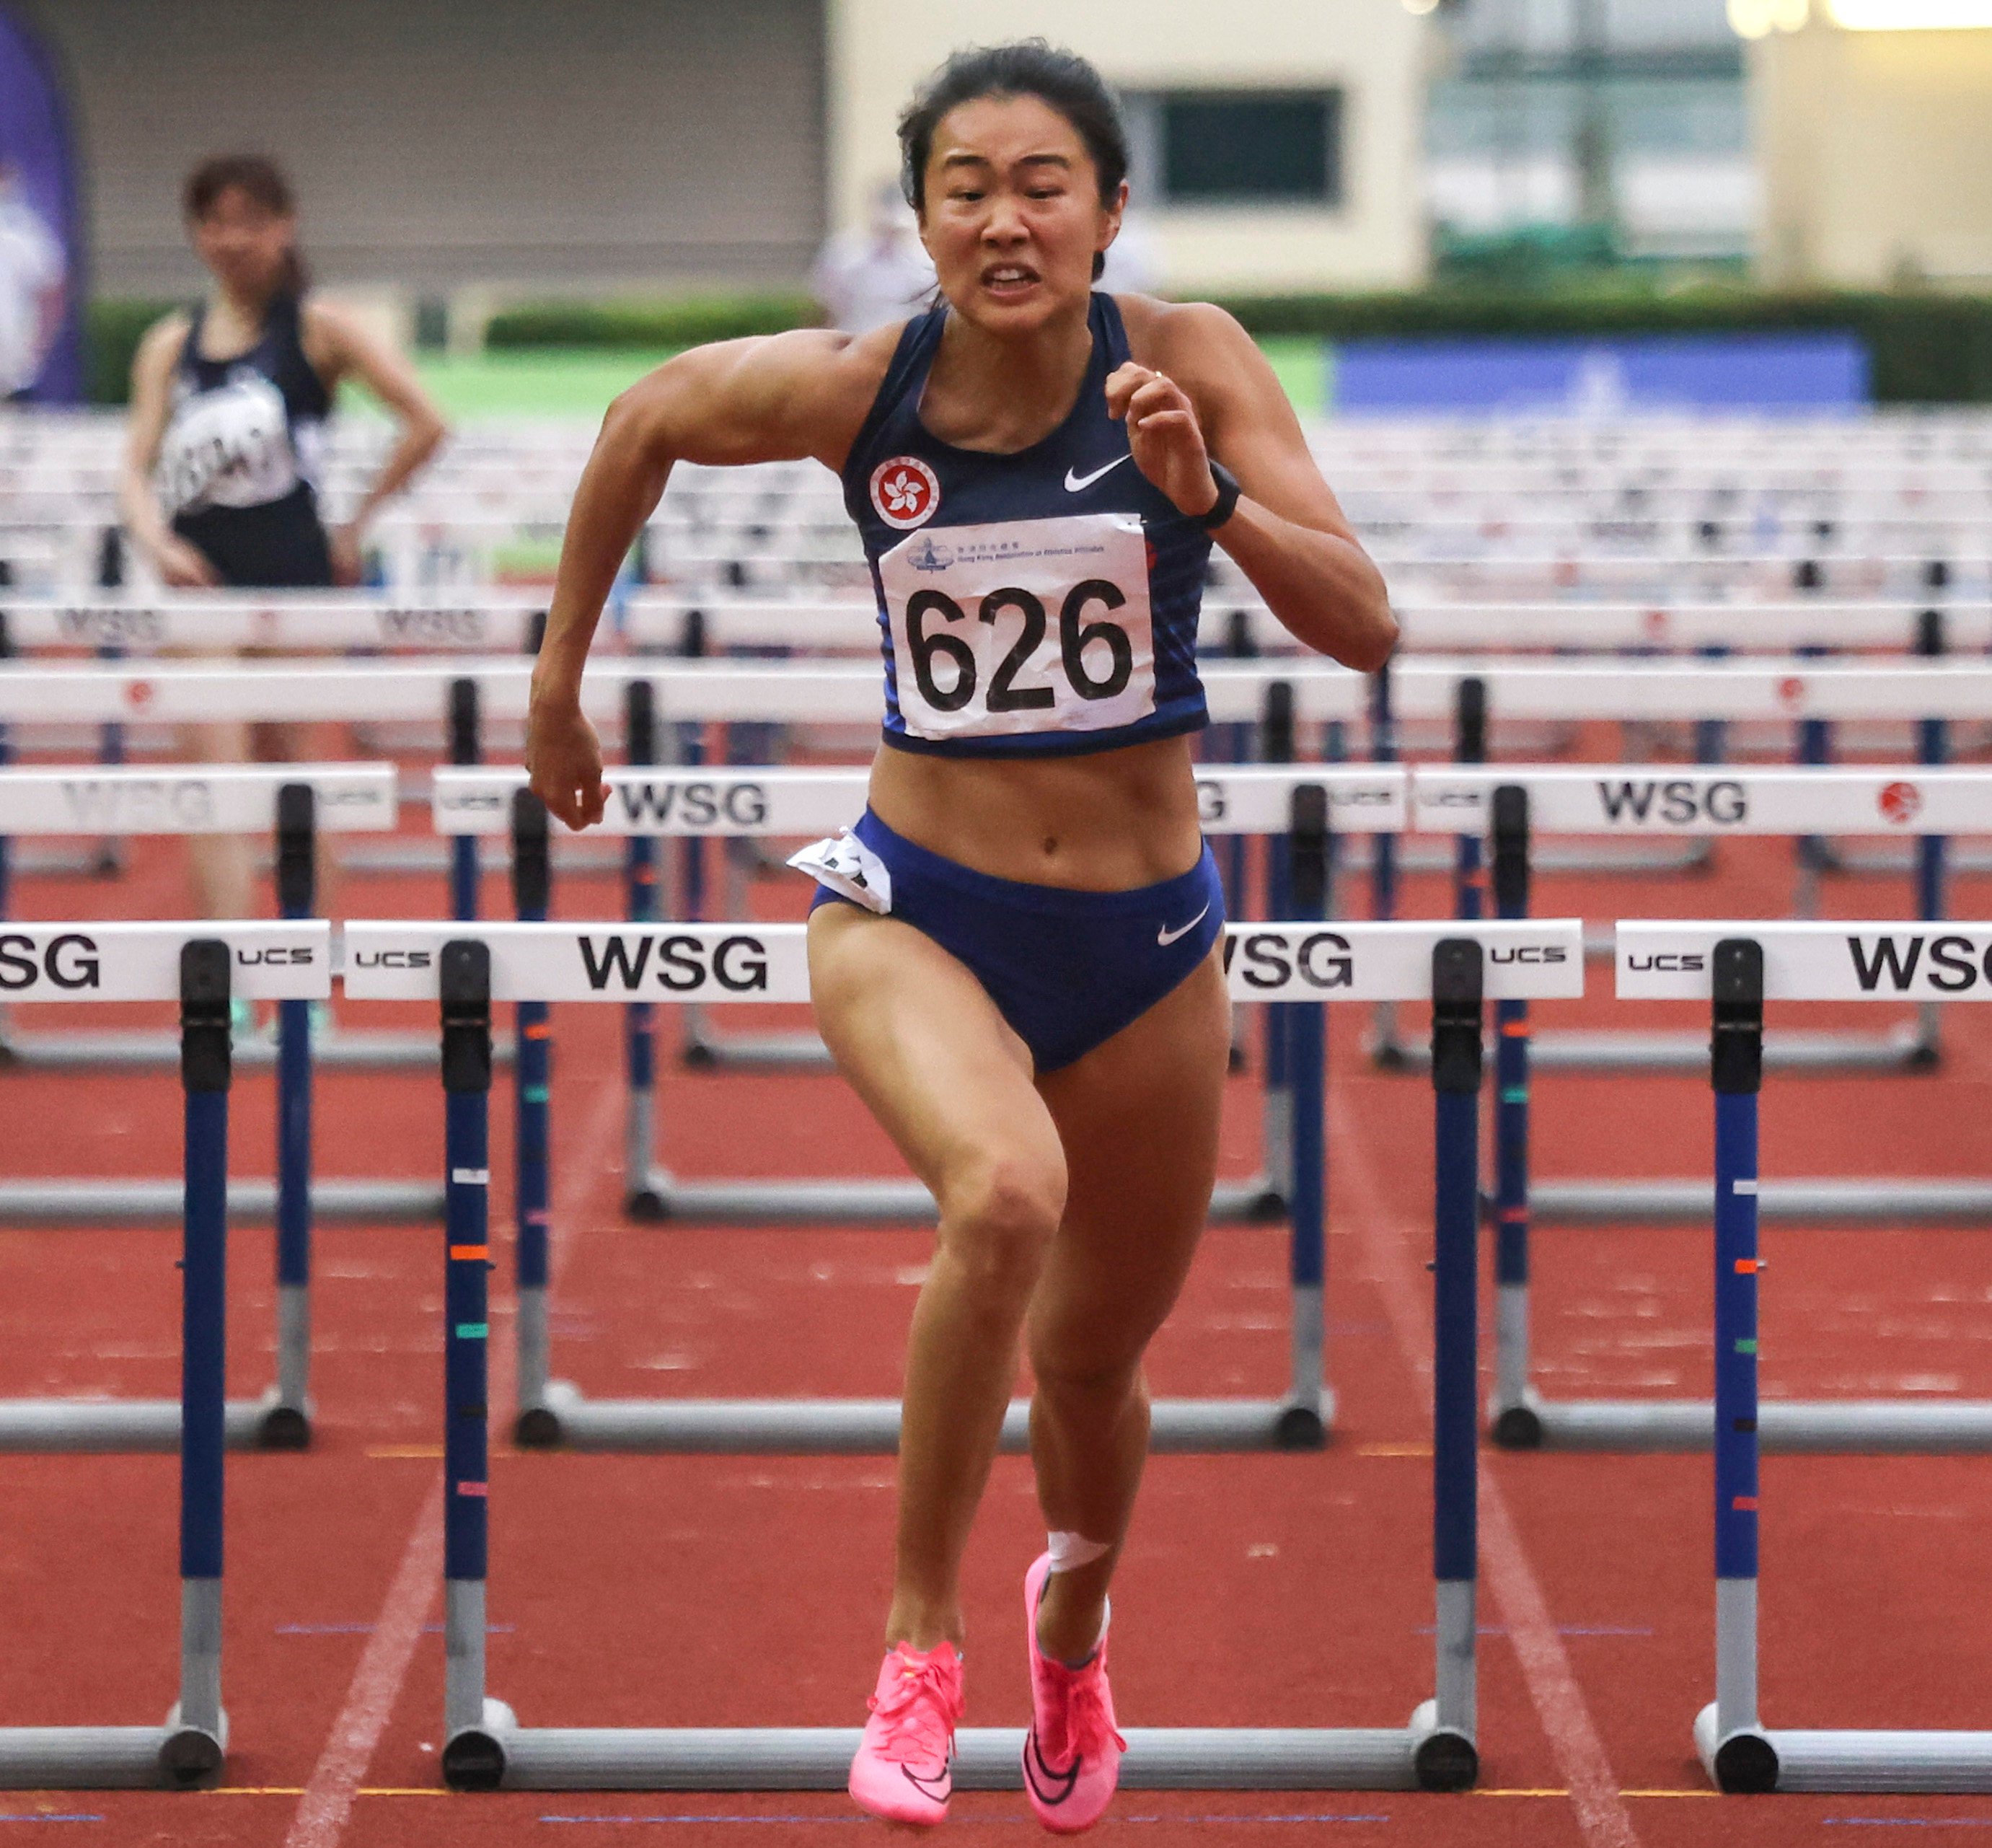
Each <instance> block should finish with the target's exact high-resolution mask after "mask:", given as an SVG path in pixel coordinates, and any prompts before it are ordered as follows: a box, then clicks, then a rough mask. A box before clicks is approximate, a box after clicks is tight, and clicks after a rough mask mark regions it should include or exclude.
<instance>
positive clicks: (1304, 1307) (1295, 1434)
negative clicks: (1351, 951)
mask: <svg viewBox="0 0 1992 1848" xmlns="http://www.w3.org/2000/svg"><path fill="white" fill-rule="evenodd" d="M1281 688H1282V689H1283V690H1284V692H1286V694H1287V695H1288V718H1289V720H1291V711H1292V709H1291V701H1292V696H1293V695H1292V689H1291V688H1289V687H1287V686H1286V685H1285V683H1284V682H1281ZM1291 813H1292V828H1291V834H1290V835H1289V837H1288V842H1287V845H1288V856H1287V858H1288V876H1289V883H1290V885H1291V915H1292V916H1293V917H1295V918H1297V919H1301V918H1304V919H1308V920H1312V919H1314V918H1317V917H1320V918H1325V917H1327V916H1328V915H1329V897H1330V893H1329V825H1328V791H1327V790H1326V789H1325V788H1324V787H1322V785H1321V784H1318V783H1303V784H1300V785H1299V786H1298V787H1296V788H1295V789H1294V792H1293V797H1292V811H1291ZM1270 1012H1271V1013H1273V1014H1275V1015H1278V1014H1284V1015H1285V1016H1287V1022H1286V1031H1285V1033H1284V1035H1283V1036H1282V1037H1283V1044H1284V1052H1285V1059H1286V1067H1287V1102H1288V1122H1287V1129H1288V1149H1289V1160H1288V1165H1287V1167H1286V1168H1285V1169H1284V1186H1285V1188H1286V1194H1287V1212H1288V1277H1289V1280H1290V1282H1291V1286H1292V1302H1291V1315H1292V1317H1293V1324H1292V1330H1291V1360H1292V1384H1291V1388H1290V1389H1289V1392H1288V1402H1287V1406H1286V1408H1285V1409H1284V1411H1282V1412H1281V1414H1280V1416H1279V1419H1278V1421H1277V1424H1276V1426H1274V1436H1275V1441H1276V1442H1277V1443H1278V1445H1279V1447H1280V1448H1281V1450H1319V1449H1320V1448H1321V1447H1322V1446H1323V1445H1324V1444H1325V1443H1327V1441H1328V1421H1329V1417H1330V1416H1331V1414H1332V1405H1333V1399H1332V1394H1330V1392H1329V1390H1328V1387H1327V1384H1326V1381H1327V1366H1328V1320H1327V1309H1326V1286H1327V1281H1328V1136H1327V1106H1328V1096H1327V1091H1328V1008H1327V1006H1326V1004H1325V1003H1322V1002H1319V1001H1303V1002H1298V1003H1283V1004H1278V1005H1276V1006H1274V1007H1273V1008H1272V1009H1271V1010H1270ZM1268 1063H1269V1064H1270V1061H1268ZM1269 1082H1270V1079H1269ZM1281 1172H1282V1171H1281V1170H1271V1169H1269V1170H1268V1175H1269V1178H1272V1179H1274V1180H1275V1184H1279V1181H1278V1179H1277V1177H1279V1176H1280V1175H1281Z"/></svg>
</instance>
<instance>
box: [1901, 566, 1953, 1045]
mask: <svg viewBox="0 0 1992 1848" xmlns="http://www.w3.org/2000/svg"><path fill="white" fill-rule="evenodd" d="M1924 582H1925V585H1926V586H1927V587H1928V588H1929V589H1930V590H1931V591H1932V592H1937V591H1941V590H1942V589H1944V588H1945V587H1946V586H1947V585H1948V584H1949V582H1950V568H1949V565H1946V563H1945V562H1943V560H1942V559H1941V558H1936V559H1932V561H1931V562H1930V563H1929V565H1928V567H1927V568H1926V569H1925V572H1924ZM1915 652H1916V654H1918V655H1919V656H1920V657H1922V658H1923V659H1925V660H1928V661H1939V660H1941V659H1942V658H1943V656H1944V654H1945V653H1946V645H1945V636H1944V627H1943V610H1941V609H1939V608H1936V607H1935V606H1932V607H1931V608H1929V609H1927V610H1922V611H1921V612H1920V613H1919V614H1918V616H1917V617H1916V637H1915ZM1916 746H1917V749H1916V757H1917V759H1918V760H1919V762H1921V763H1927V764H1929V765H1930V766H1931V767H1932V768H1935V767H1940V766H1942V765H1943V764H1946V763H1949V761H1950V726H1949V723H1948V722H1947V721H1946V720H1944V719H1918V720H1917V721H1916ZM1949 846H1950V844H1949V842H1948V841H1947V840H1946V839H1945V838H1944V836H1943V835H1940V834H1919V835H1917V836H1916V840H1915V856H1916V915H1917V916H1918V917H1921V918H1925V919H1927V920H1928V921H1930V922H1932V923H1934V922H1936V920H1937V919H1939V918H1940V917H1943V914H1944V910H1945V905H1946V898H1947V894H1946V890H1945V887H1946V883H1947V880H1946V873H1947V871H1948V860H1949ZM1942 1057H1943V1007H1942V1006H1940V1005H1939V1003H1936V1002H1934V1001H1925V1002H1924V1003H1922V1007H1921V1009H1919V1019H1918V1021H1917V1030H1916V1044H1915V1050H1913V1051H1912V1054H1910V1058H1909V1063H1910V1064H1912V1065H1913V1066H1916V1067H1920V1068H1922V1069H1924V1070H1928V1069H1929V1067H1932V1066H1934V1065H1935V1064H1936V1063H1937V1062H1938V1061H1939V1059H1941V1058H1942Z"/></svg>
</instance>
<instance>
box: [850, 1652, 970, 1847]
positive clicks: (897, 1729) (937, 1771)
mask: <svg viewBox="0 0 1992 1848" xmlns="http://www.w3.org/2000/svg"><path fill="white" fill-rule="evenodd" d="M869 1704H870V1706H871V1718H870V1719H869V1720H867V1721H866V1722H865V1737H864V1739H863V1740H862V1741H861V1743H860V1744H859V1745H858V1755H857V1756H856V1757H854V1758H853V1759H852V1760H851V1781H850V1786H849V1788H850V1791H851V1800H852V1801H853V1802H855V1803H856V1804H857V1805H858V1808H859V1809H864V1810H868V1811H869V1812H871V1814H872V1815H873V1816H882V1817H884V1818H885V1820H886V1821H887V1822H910V1823H913V1824H915V1825H916V1826H931V1825H933V1823H936V1822H941V1821H943V1820H944V1819H945V1818H946V1817H947V1800H948V1798H950V1796H951V1795H953V1792H954V1771H953V1761H954V1729H955V1727H957V1725H958V1724H960V1720H961V1716H962V1713H963V1711H964V1707H965V1706H966V1704H967V1703H966V1700H965V1698H964V1692H963V1686H962V1672H961V1657H960V1655H959V1654H958V1653H957V1652H956V1649H955V1647H954V1645H953V1644H952V1643H945V1642H944V1643H936V1645H934V1647H933V1648H931V1649H928V1650H925V1651H922V1650H919V1649H915V1648H911V1647H909V1645H906V1644H905V1643H900V1644H899V1645H896V1646H895V1648H892V1650H891V1651H890V1652H888V1654H887V1655H886V1657H885V1662H884V1664H883V1665H882V1666H881V1668H880V1669H879V1670H878V1690H877V1692H876V1693H874V1694H873V1695H872V1696H871V1702H870V1703H869Z"/></svg>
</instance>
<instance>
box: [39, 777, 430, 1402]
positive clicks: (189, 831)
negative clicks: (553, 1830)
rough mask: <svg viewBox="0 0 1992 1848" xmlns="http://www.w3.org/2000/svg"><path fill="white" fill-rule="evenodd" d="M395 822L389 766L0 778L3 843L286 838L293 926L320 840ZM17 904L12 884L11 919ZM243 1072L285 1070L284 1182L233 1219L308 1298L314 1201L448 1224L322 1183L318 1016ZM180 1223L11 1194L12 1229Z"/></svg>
mask: <svg viewBox="0 0 1992 1848" xmlns="http://www.w3.org/2000/svg"><path fill="white" fill-rule="evenodd" d="M395 810H396V802H395V782H394V766H393V765H392V764H387V763H371V764H337V763H334V764H322V763H301V764H275V765H244V764H219V765H210V766H204V767H186V766H180V765H175V766H172V767H162V768H160V769H158V770H152V769H149V768H145V769H141V768H134V767H115V768H108V769H105V768H99V767H95V766H90V767H82V768H78V769H75V770H0V836H5V835H72V834H94V835H120V836H129V835H193V834H248V833H260V832H266V831H267V832H271V833H272V834H273V835H274V836H275V841H276V856H277V897H278V909H279V910H280V911H281V913H282V914H283V916H284V917H286V918H288V919H303V918H307V917H310V916H311V914H312V910H313V909H314V906H315V902H316V891H315V879H316V837H317V835H318V833H319V832H320V831H321V830H322V831H324V832H333V833H342V834H343V833H353V832H378V831H380V830H382V829H386V828H392V827H393V826H394V822H395ZM5 900H6V894H5V884H4V882H0V914H4V912H5ZM16 992H18V991H17V990H16V989H15V984H14V983H13V982H11V981H10V980H9V977H8V975H7V974H6V973H5V972H0V999H12V998H13V997H14V996H15V994H16ZM406 1038H407V1037H406V1036H404V1037H403V1043H404V1044H405V1043H406ZM417 1050H419V1051H421V1052H422V1053H424V1054H426V1055H427V1056H428V1057H431V1058H433V1057H434V1056H435V1055H434V1052H433V1050H432V1048H430V1047H428V1046H427V1045H426V1044H423V1043H421V1042H418V1043H417ZM172 1057H173V1036H172V1035H171V1034H170V1033H70V1032H66V1033H18V1032H12V1031H9V1032H7V1033H5V1034H4V1035H0V1061H5V1063H8V1064H14V1065H18V1066H25V1067H32V1068H34V1069H39V1070H75V1069H77V1068H82V1067H96V1066H109V1067H123V1068H135V1067H150V1066H155V1065H159V1064H164V1063H165V1062H166V1061H168V1060H169V1059H170V1058H172ZM240 1062H241V1063H242V1064H244V1065H249V1064H258V1065H269V1064H273V1063H274V1064H275V1067H276V1068H277V1081H278V1112H279V1122H280V1129H279V1133H278V1148H277V1177H276V1179H275V1181H273V1182H271V1181H246V1182H242V1183H240V1184H237V1187H236V1188H235V1190H234V1193H233V1194H232V1195H231V1197H230V1211H231V1213H232V1214H233V1215H234V1218H236V1220H237V1221H238V1222H244V1223H247V1222H256V1221H261V1222H263V1223H268V1222H271V1221H275V1222H276V1223H277V1224H278V1225H279V1227H280V1228H283V1230H282V1231H281V1238H280V1250H281V1251H284V1252H287V1253H288V1254H289V1255H288V1256H287V1257H286V1258H285V1261H284V1264H283V1269H284V1270H285V1272H286V1274H287V1276H288V1278H289V1280H290V1281H291V1282H292V1283H295V1284H296V1285H298V1286H300V1287H302V1285H303V1283H304V1282H305V1262H304V1259H303V1256H302V1254H303V1252H305V1250H306V1249H308V1247H309V1237H310V1234H309V1223H310V1221H309V1214H310V1212H311V1210H312V1208H311V1204H310V1203H311V1202H312V1201H315V1202H316V1208H317V1210H318V1211H319V1212H320V1213H321V1214H325V1215H326V1216H327V1217H330V1218H347V1219H363V1220H378V1219H407V1218H418V1219H428V1218H435V1216H436V1215H437V1214H438V1213H439V1212H440V1211H441V1209H442V1201H441V1197H440V1196H439V1195H438V1194H437V1193H436V1191H435V1189H434V1188H433V1187H419V1186H411V1185H410V1184H407V1183H405V1182H397V1181H386V1180H319V1181H317V1182H316V1184H314V1183H313V1181H312V1175H311V1088H312V1067H313V1063H314V1057H313V1047H312V1043H311V1022H310V1010H309V1008H308V1007H307V1006H305V1005H304V1004H303V1003H298V1005H296V1006H285V1007H282V1008H281V1009H279V1013H278V1032H277V1036H276V1040H275V1044H274V1045H271V1044H268V1043H267V1042H264V1043H260V1044H252V1046H251V1048H249V1049H248V1050H247V1056H246V1057H243V1058H242V1059H241V1061H240ZM178 1213H179V1183H178V1182H177V1181H164V1180H162V1181H114V1180H101V1179H93V1180H18V1181H12V1180H10V1181H5V1182H0V1225H49V1224H63V1225H76V1224H87V1225H104V1224H107V1223H119V1224H130V1223H145V1222H150V1221H171V1220H172V1219H173V1218H175V1217H176V1215H177V1214H178ZM287 1313H290V1312H287ZM298 1313H301V1311H299V1312H298ZM282 1351H284V1352H285V1356H286V1365H287V1366H289V1365H298V1366H301V1365H302V1362H303V1359H304V1355H305V1349H304V1348H302V1347H300V1348H296V1349H295V1351H292V1350H290V1349H284V1350H282ZM299 1377H300V1378H302V1375H300V1376H299ZM302 1407H303V1399H302V1392H301V1391H300V1392H299V1394H298V1395H296V1398H295V1404H294V1405H293V1406H292V1409H295V1410H296V1411H298V1412H300V1413H302Z"/></svg>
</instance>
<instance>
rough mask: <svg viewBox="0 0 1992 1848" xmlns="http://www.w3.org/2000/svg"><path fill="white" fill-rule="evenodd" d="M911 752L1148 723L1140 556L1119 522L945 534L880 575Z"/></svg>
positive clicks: (913, 542)
mask: <svg viewBox="0 0 1992 1848" xmlns="http://www.w3.org/2000/svg"><path fill="white" fill-rule="evenodd" d="M878 576H879V581H880V582H881V584H882V586H884V589H885V606H886V613H887V618H888V621H889V625H890V627H891V630H892V660H893V664H894V667H895V683H896V686H895V690H896V692H897V693H898V695H899V716H900V717H901V719H902V720H903V722H905V725H906V729H907V731H908V732H909V733H911V734H912V736H914V737H916V738H937V739H938V738H987V737H998V736H1008V735H1011V734H1014V733H1020V732H1094V731H1108V730H1111V729H1114V727H1116V726H1124V725H1131V724H1133V723H1134V722H1135V721H1136V720H1137V719H1144V718H1146V717H1147V716H1148V715H1149V714H1150V713H1151V712H1154V711H1155V623H1154V618H1153V616H1152V613H1151V610H1150V608H1149V603H1148V540H1147V537H1146V535H1144V532H1143V531H1142V529H1141V521H1140V520H1139V519H1138V518H1137V517H1135V516H1134V515H1133V514H1071V515H1069V516H1068V517H1066V518H1064V519H1059V520H1013V521H1004V522H1002V523H1001V524H994V525H989V526H950V527H949V528H947V529H946V543H945V544H936V543H935V542H934V541H933V535H931V534H926V533H923V534H922V535H920V537H919V538H917V539H909V540H907V541H905V542H904V543H902V544H901V545H895V547H894V548H892V550H891V551H890V552H887V553H886V554H885V556H884V557H883V558H881V559H880V560H879V561H878Z"/></svg>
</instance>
